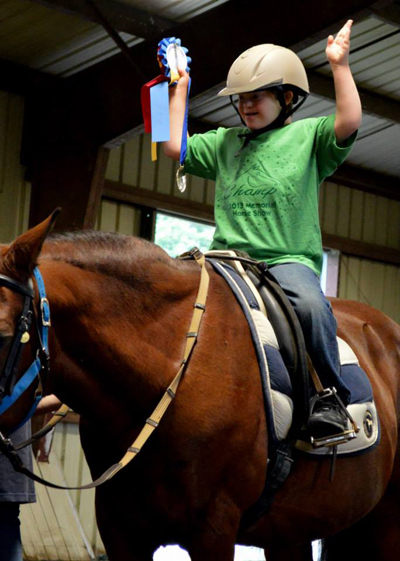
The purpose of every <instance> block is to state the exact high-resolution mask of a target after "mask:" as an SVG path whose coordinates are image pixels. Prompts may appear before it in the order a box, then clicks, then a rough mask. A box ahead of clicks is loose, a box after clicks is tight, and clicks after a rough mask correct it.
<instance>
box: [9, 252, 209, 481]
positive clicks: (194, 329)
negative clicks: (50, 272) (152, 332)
mask: <svg viewBox="0 0 400 561" xmlns="http://www.w3.org/2000/svg"><path fill="white" fill-rule="evenodd" d="M182 257H183V258H185V259H195V260H196V263H197V264H198V265H199V266H200V267H201V274H200V286H199V290H198V293H197V297H196V301H195V303H194V304H193V307H194V311H193V315H192V320H191V322H190V326H189V331H188V332H187V334H186V344H185V349H184V352H183V358H182V361H181V365H180V368H179V370H178V373H177V374H176V376H175V378H174V379H173V380H172V382H171V384H170V385H169V386H168V388H167V389H166V391H165V393H164V395H163V397H162V399H161V401H160V402H159V404H158V405H157V407H156V408H155V409H154V411H153V413H152V414H151V415H150V417H149V418H148V419H147V420H146V423H145V425H144V427H143V429H142V430H141V432H140V434H139V435H138V437H137V438H136V440H135V441H134V442H133V443H132V445H131V446H130V447H129V448H128V449H127V451H126V453H125V455H124V456H123V457H122V458H121V460H120V461H119V462H117V463H116V464H113V465H112V466H111V467H109V468H108V470H107V471H105V472H104V473H103V475H101V476H100V477H99V478H98V479H96V480H95V481H92V482H91V483H88V484H87V485H82V486H80V487H63V486H61V485H56V484H54V483H51V482H49V481H46V480H45V479H42V478H41V477H39V476H37V475H36V474H34V473H32V472H31V471H30V470H29V469H28V468H26V467H25V465H24V464H23V462H22V460H21V459H20V457H19V456H18V453H17V450H19V449H20V448H22V447H23V446H25V445H27V443H30V442H28V441H27V442H26V443H23V444H22V445H20V446H19V447H18V448H14V446H13V444H12V442H11V440H10V439H7V438H5V437H4V436H3V434H2V433H1V432H0V452H1V453H3V454H4V455H5V456H6V457H7V458H8V459H9V460H10V462H11V464H12V466H13V468H14V470H15V471H18V472H20V473H23V474H24V475H26V476H27V477H29V478H30V479H33V480H34V481H36V482H37V483H42V484H43V485H46V486H48V487H52V488H54V489H68V490H76V489H93V488H94V487H98V486H99V485H101V484H102V483H105V482H106V481H108V480H110V479H111V478H112V477H113V476H114V475H115V474H116V473H118V472H119V471H120V470H121V469H122V468H124V467H125V466H126V465H127V464H129V462H130V461H131V460H133V458H134V457H135V456H137V455H138V454H139V452H140V451H141V449H142V447H143V445H144V444H145V442H146V441H147V439H148V438H149V437H150V436H151V434H152V433H153V431H154V430H155V429H156V428H157V427H158V425H159V423H160V421H161V419H162V417H163V415H164V413H165V412H166V411H167V409H168V407H169V405H170V404H171V402H172V400H173V399H174V397H175V395H176V392H177V390H178V386H179V383H180V381H181V379H182V376H183V374H184V372H185V369H186V366H187V364H188V361H189V358H190V355H191V353H192V351H193V348H194V346H195V344H196V341H197V337H198V334H199V329H200V325H201V320H202V317H203V313H204V312H205V309H206V301H207V294H208V286H209V281H210V278H209V275H208V272H207V269H206V259H205V256H204V255H203V254H202V253H201V251H200V250H199V249H197V248H193V249H191V250H190V251H189V252H187V253H186V254H184V256H182ZM9 280H11V281H12V279H9ZM12 283H15V281H12ZM6 286H7V285H6ZM43 287H44V285H43ZM31 298H33V296H32V297H31ZM42 299H43V298H42ZM46 300H47V299H46ZM47 304H48V301H47ZM42 313H43V312H42ZM48 317H50V316H48ZM48 325H49V324H48ZM46 348H47V335H46ZM65 407H67V406H65V405H63V406H62V407H61V408H60V409H59V411H57V413H56V415H61V414H62V412H61V411H62V409H63V408H65ZM52 420H53V419H51V420H50V421H49V423H48V424H47V425H46V427H44V428H43V429H42V430H41V431H39V433H41V436H43V434H46V433H47V432H49V430H51V428H52V427H53V426H54V425H55V424H56V423H57V422H58V420H59V419H57V420H55V421H54V422H53V423H52V425H51V426H50V428H47V427H48V426H49V425H50V424H51V422H52ZM46 429H47V430H46ZM45 430H46V432H44V431H45ZM39 433H36V435H34V436H33V437H32V439H34V440H36V438H34V437H36V436H37V435H38V434H39ZM32 439H30V440H32Z"/></svg>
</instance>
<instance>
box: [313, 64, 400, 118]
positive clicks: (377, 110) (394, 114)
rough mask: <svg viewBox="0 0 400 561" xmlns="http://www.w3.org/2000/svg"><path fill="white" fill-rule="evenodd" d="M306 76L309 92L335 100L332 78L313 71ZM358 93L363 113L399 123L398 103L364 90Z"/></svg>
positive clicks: (399, 106) (399, 109)
mask: <svg viewBox="0 0 400 561" xmlns="http://www.w3.org/2000/svg"><path fill="white" fill-rule="evenodd" d="M307 76H308V81H309V83H310V90H311V92H312V93H313V94H315V95H318V96H321V97H324V98H328V99H332V100H334V99H335V90H334V87H333V80H332V78H330V77H329V76H324V75H323V74H318V73H317V72H313V71H307ZM358 91H359V93H360V98H361V104H362V108H363V111H364V112H366V113H370V114H371V115H375V116H376V117H381V118H383V119H388V120H390V121H393V122H395V123H400V103H399V102H398V101H396V100H394V99H390V98H389V97H385V96H383V95H380V94H377V93H373V92H370V91H368V90H366V89H365V88H360V87H359V88H358Z"/></svg>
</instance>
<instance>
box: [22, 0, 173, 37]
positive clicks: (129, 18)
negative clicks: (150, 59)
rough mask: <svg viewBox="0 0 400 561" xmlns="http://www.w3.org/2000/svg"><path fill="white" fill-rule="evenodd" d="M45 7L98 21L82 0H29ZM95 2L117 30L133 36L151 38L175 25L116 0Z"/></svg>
mask: <svg viewBox="0 0 400 561" xmlns="http://www.w3.org/2000/svg"><path fill="white" fill-rule="evenodd" d="M30 1H31V2H34V3H35V4H41V5H42V6H45V7H46V8H51V9H56V10H59V11H62V12H64V13H66V14H69V15H73V16H76V17H79V18H81V19H85V20H88V21H92V22H94V23H99V22H98V19H97V15H96V12H95V11H94V10H93V9H92V8H91V6H90V4H88V3H86V2H85V1H84V0H30ZM95 4H96V6H97V7H98V9H99V10H100V11H101V13H102V14H104V16H105V17H106V18H107V20H108V21H109V22H110V23H111V24H112V25H113V27H115V29H117V30H118V31H124V32H126V33H129V34H130V35H134V36H135V37H142V38H143V39H151V38H153V37H157V36H158V35H160V34H162V33H164V32H165V31H166V30H167V29H170V28H171V27H174V26H176V25H177V24H176V22H174V21H171V20H169V19H167V18H163V17H160V16H157V15H155V14H153V13H152V12H145V11H144V10H138V9H137V8H134V7H133V6H130V5H128V4H124V3H122V2H117V1H116V0H95Z"/></svg>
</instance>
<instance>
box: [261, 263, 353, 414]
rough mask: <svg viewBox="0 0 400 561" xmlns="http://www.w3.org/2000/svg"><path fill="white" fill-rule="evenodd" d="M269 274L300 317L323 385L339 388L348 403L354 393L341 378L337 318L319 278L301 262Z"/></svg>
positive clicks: (307, 343)
mask: <svg viewBox="0 0 400 561" xmlns="http://www.w3.org/2000/svg"><path fill="white" fill-rule="evenodd" d="M269 271H270V273H271V275H272V276H273V277H274V278H275V279H276V280H277V281H278V283H279V284H280V285H281V287H282V289H283V290H284V292H285V294H286V296H287V297H288V299H289V301H290V303H291V304H292V306H293V309H294V311H295V312H296V315H297V317H298V318H299V322H300V325H301V327H302V330H303V333H304V339H305V343H306V348H307V352H308V354H309V355H310V358H311V360H312V363H313V365H314V367H315V370H316V371H317V373H318V376H319V377H320V379H321V382H322V385H323V386H324V387H325V388H329V387H332V386H335V388H336V390H337V392H338V394H339V396H340V397H341V399H342V400H343V401H344V403H345V404H347V403H348V402H349V398H350V391H349V389H348V388H347V386H346V385H345V384H344V382H343V380H342V378H341V377H340V362H339V350H338V345H337V341H336V319H335V317H334V315H333V312H332V308H331V305H330V303H329V301H328V300H327V299H326V298H325V295H324V293H323V292H322V290H321V286H320V283H319V279H318V276H317V275H316V274H315V273H314V271H312V270H311V269H310V268H309V267H307V266H306V265H302V264H301V263H283V264H281V265H272V266H271V267H270V268H269Z"/></svg>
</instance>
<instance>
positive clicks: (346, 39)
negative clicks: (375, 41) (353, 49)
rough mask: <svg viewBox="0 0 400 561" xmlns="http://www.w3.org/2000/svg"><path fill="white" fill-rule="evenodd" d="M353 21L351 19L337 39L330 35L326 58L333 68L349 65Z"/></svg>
mask: <svg viewBox="0 0 400 561" xmlns="http://www.w3.org/2000/svg"><path fill="white" fill-rule="evenodd" d="M352 25H353V20H351V19H349V20H348V21H347V23H346V24H345V25H344V26H343V27H342V29H341V30H340V31H339V33H338V34H337V35H336V37H333V35H329V37H328V43H327V46H326V50H325V53H326V57H327V59H328V61H329V63H330V64H331V65H333V66H342V65H346V64H349V50H350V33H351V26H352Z"/></svg>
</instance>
